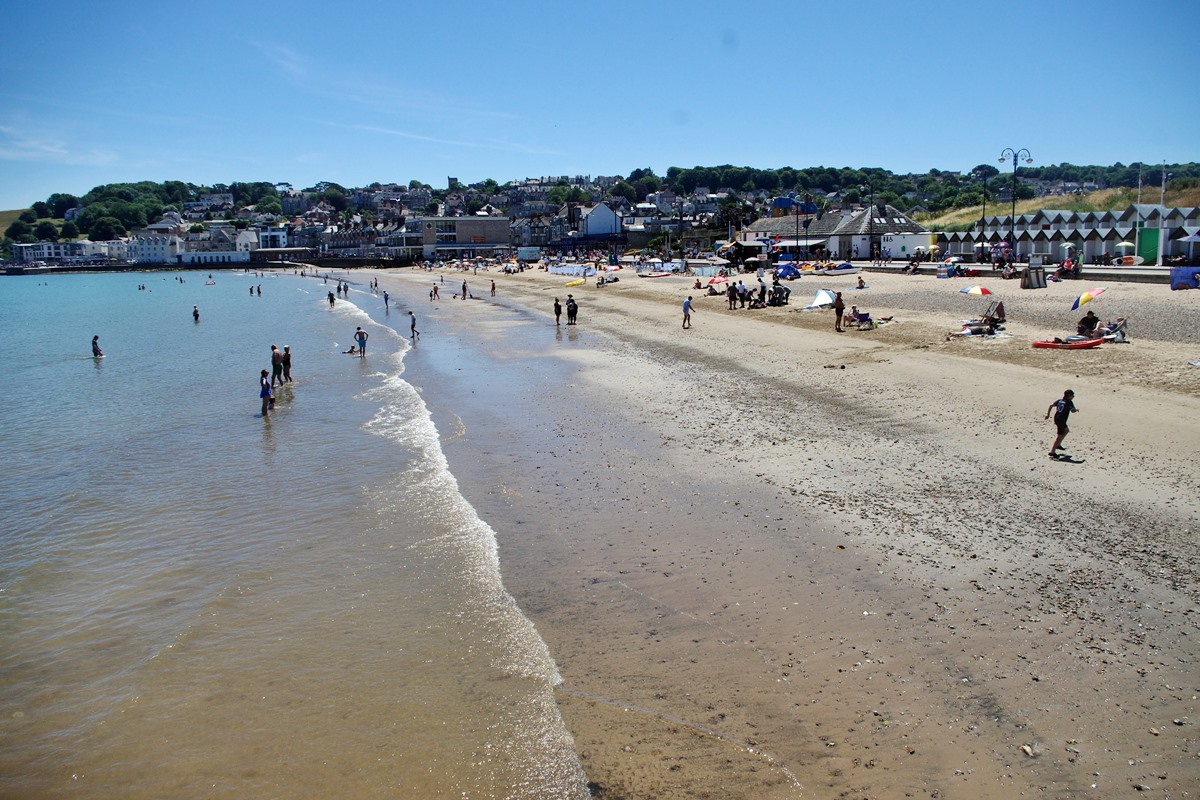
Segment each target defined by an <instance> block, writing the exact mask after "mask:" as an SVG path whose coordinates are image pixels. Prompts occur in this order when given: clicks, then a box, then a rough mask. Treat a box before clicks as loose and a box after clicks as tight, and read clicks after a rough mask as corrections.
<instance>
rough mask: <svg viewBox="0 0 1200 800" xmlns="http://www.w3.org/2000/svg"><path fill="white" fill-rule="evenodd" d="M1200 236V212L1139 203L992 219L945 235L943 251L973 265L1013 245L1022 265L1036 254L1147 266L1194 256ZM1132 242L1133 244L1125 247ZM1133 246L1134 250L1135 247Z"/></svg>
mask: <svg viewBox="0 0 1200 800" xmlns="http://www.w3.org/2000/svg"><path fill="white" fill-rule="evenodd" d="M1198 233H1200V208H1196V207H1192V208H1168V207H1166V206H1161V205H1157V204H1148V203H1143V204H1141V205H1138V204H1134V205H1130V206H1129V207H1128V208H1126V209H1124V210H1122V211H1087V212H1079V211H1062V210H1054V209H1044V210H1041V211H1035V212H1032V213H1029V214H1018V215H1017V216H1016V220H1015V224H1014V219H1013V217H1012V215H1011V214H1009V215H1004V216H989V217H984V218H983V219H981V220H978V221H976V223H975V224H974V226H973V227H972V228H971V230H969V231H956V232H952V233H942V234H939V237H938V239H939V246H940V248H941V252H943V253H945V254H947V255H952V256H957V257H960V258H963V259H964V260H967V261H975V260H987V255H986V254H987V253H989V252H990V251H991V250H994V249H998V248H1004V247H1005V245H1006V244H1007V245H1010V246H1011V247H1012V250H1013V252H1014V254H1015V256H1016V259H1017V260H1018V261H1026V260H1028V259H1029V258H1030V257H1031V256H1035V257H1038V258H1040V259H1041V260H1042V261H1045V262H1048V263H1059V262H1061V261H1063V260H1064V259H1066V258H1067V257H1068V256H1070V255H1075V256H1080V257H1082V258H1083V260H1084V263H1088V264H1095V263H1101V262H1104V261H1105V260H1111V259H1112V258H1115V257H1120V256H1136V257H1140V258H1141V259H1142V263H1145V264H1156V263H1159V261H1160V257H1161V258H1171V257H1174V256H1180V255H1186V254H1188V245H1189V244H1190V243H1188V242H1182V241H1180V240H1181V239H1183V238H1184V237H1186V236H1193V235H1196V234H1198ZM1122 243H1128V244H1122ZM1130 245H1132V246H1130Z"/></svg>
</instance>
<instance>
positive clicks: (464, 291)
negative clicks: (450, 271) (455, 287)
mask: <svg viewBox="0 0 1200 800" xmlns="http://www.w3.org/2000/svg"><path fill="white" fill-rule="evenodd" d="M462 299H463V300H466V299H467V282H466V281H463V292H462Z"/></svg>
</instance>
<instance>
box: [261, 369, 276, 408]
mask: <svg viewBox="0 0 1200 800" xmlns="http://www.w3.org/2000/svg"><path fill="white" fill-rule="evenodd" d="M258 396H259V397H261V398H262V414H263V416H264V417H265V416H266V415H267V411H269V410H271V409H272V408H274V407H275V397H274V396H273V395H272V394H271V379H270V378H268V377H267V371H266V370H265V369H264V370H263V371H262V375H260V376H259V378H258Z"/></svg>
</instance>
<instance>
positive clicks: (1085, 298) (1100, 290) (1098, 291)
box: [1071, 286, 1108, 311]
mask: <svg viewBox="0 0 1200 800" xmlns="http://www.w3.org/2000/svg"><path fill="white" fill-rule="evenodd" d="M1107 290H1108V287H1107V286H1097V287H1096V288H1094V289H1088V290H1087V291H1086V292H1084V293H1083V294H1081V295H1079V297H1076V298H1075V303H1074V305H1072V306H1071V310H1072V311H1075V310H1076V309H1078V308H1079V307H1080V306H1082V305H1087V304H1088V303H1090V302H1092V301H1093V300H1095V299H1096V298H1097V297H1099V296H1100V295H1102V294H1104V292H1105V291H1107Z"/></svg>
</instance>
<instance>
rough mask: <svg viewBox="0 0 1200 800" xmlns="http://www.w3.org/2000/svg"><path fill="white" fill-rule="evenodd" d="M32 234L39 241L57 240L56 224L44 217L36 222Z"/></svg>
mask: <svg viewBox="0 0 1200 800" xmlns="http://www.w3.org/2000/svg"><path fill="white" fill-rule="evenodd" d="M33 235H34V236H36V237H37V238H38V241H39V242H57V241H58V226H57V225H55V224H54V223H53V222H51V221H50V220H48V219H44V220H42V221H41V222H39V223H38V224H37V228H35V229H34V231H33Z"/></svg>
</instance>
